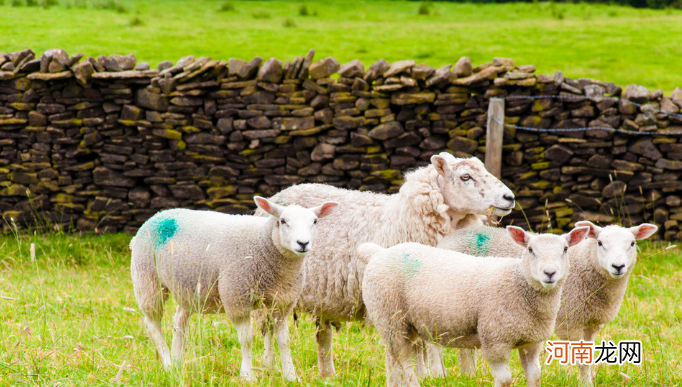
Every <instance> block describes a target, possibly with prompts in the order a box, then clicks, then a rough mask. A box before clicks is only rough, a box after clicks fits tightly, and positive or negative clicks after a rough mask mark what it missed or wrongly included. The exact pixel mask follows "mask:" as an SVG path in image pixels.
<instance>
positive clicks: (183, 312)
mask: <svg viewBox="0 0 682 387" xmlns="http://www.w3.org/2000/svg"><path fill="white" fill-rule="evenodd" d="M190 315H191V313H190V312H189V311H188V310H187V309H185V308H183V307H182V306H180V305H178V309H177V310H176V312H175V316H174V317H173V346H172V352H171V354H172V356H173V361H174V362H175V363H176V364H177V365H180V364H182V361H183V355H184V353H185V346H186V344H187V323H188V322H189V317H190Z"/></svg>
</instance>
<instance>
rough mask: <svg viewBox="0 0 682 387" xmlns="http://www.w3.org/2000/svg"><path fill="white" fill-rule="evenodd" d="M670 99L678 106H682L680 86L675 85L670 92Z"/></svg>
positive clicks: (681, 88)
mask: <svg viewBox="0 0 682 387" xmlns="http://www.w3.org/2000/svg"><path fill="white" fill-rule="evenodd" d="M670 99H671V100H672V101H673V102H674V103H675V104H676V105H677V106H679V107H680V108H682V87H676V88H675V90H673V92H672V94H670Z"/></svg>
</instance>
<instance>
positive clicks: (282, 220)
mask: <svg viewBox="0 0 682 387" xmlns="http://www.w3.org/2000/svg"><path fill="white" fill-rule="evenodd" d="M279 222H280V223H282V224H287V222H286V221H285V220H284V219H280V220H279Z"/></svg>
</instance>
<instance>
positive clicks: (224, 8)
mask: <svg viewBox="0 0 682 387" xmlns="http://www.w3.org/2000/svg"><path fill="white" fill-rule="evenodd" d="M235 10H237V8H236V7H235V6H234V4H232V2H230V1H226V2H224V3H223V4H222V5H221V6H220V9H218V11H220V12H233V11H235Z"/></svg>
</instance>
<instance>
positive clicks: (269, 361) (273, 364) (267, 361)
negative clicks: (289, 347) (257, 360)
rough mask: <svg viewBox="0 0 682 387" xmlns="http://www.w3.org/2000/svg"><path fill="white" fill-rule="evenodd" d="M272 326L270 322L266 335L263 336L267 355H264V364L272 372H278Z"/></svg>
mask: <svg viewBox="0 0 682 387" xmlns="http://www.w3.org/2000/svg"><path fill="white" fill-rule="evenodd" d="M272 328H273V327H272V324H271V323H270V321H268V324H267V328H266V330H265V332H264V333H265V334H264V335H263V344H264V347H265V353H264V355H263V364H264V366H265V367H267V368H269V369H271V370H277V361H276V359H275V346H274V345H273V341H272V340H273V338H272V335H273V329H272Z"/></svg>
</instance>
